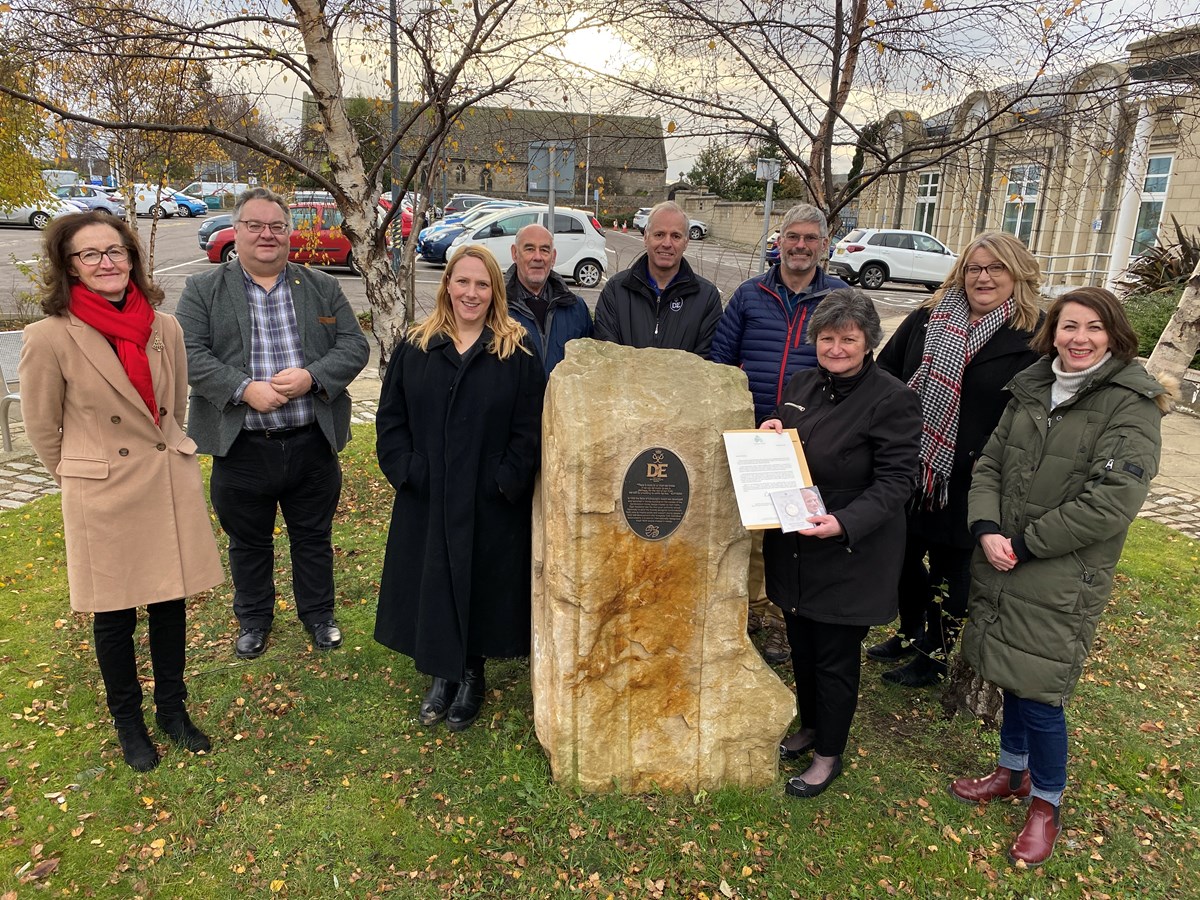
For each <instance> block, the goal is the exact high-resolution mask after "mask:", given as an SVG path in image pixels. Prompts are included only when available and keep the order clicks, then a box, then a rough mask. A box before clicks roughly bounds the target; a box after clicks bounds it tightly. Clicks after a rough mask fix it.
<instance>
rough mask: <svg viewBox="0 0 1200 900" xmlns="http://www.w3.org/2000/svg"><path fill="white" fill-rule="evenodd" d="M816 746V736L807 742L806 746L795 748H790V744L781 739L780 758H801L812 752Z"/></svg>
mask: <svg viewBox="0 0 1200 900" xmlns="http://www.w3.org/2000/svg"><path fill="white" fill-rule="evenodd" d="M815 746H817V739H816V738H815V737H814V738H813V739H812V740H811V741H809V742H808V743H807V744H805V745H804V746H802V747H797V748H796V749H795V750H791V749H789V748H788V746H787V745H786V744H785V743H784V742H783V741H780V742H779V758H780V759H799V758H800V757H802V756H803V755H804V754H805V753H811V752H812V749H813V747H815Z"/></svg>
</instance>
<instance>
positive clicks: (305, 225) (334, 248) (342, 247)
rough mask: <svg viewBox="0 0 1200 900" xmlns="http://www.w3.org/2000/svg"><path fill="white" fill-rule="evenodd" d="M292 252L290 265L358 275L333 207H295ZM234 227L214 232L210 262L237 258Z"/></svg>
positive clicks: (207, 247) (208, 251)
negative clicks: (343, 269) (332, 268)
mask: <svg viewBox="0 0 1200 900" xmlns="http://www.w3.org/2000/svg"><path fill="white" fill-rule="evenodd" d="M290 208H291V211H292V234H291V248H290V249H289V250H288V261H289V262H294V263H311V264H312V265H314V266H345V267H346V268H347V269H349V270H350V271H351V272H355V273H357V272H358V267H357V266H356V265H355V262H354V254H353V253H352V252H351V250H350V239H349V238H348V237H346V236H345V235H344V234H343V233H342V222H343V221H344V219H343V216H342V214H341V213H340V212H339V211H338V208H337V207H336V206H334V205H333V204H330V203H293V204H292V205H291V207H290ZM233 237H234V229H233V227H232V226H231V227H228V228H222V229H221V230H219V231H215V232H213V234H212V235H211V236H210V237H209V239H208V243H207V244H205V246H204V250H205V253H206V254H207V255H208V260H209V262H214V263H219V262H225V261H226V260H229V259H232V258H233V257H235V256H236V255H237V250H236V248H235V247H234V243H233Z"/></svg>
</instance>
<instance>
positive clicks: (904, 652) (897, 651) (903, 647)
mask: <svg viewBox="0 0 1200 900" xmlns="http://www.w3.org/2000/svg"><path fill="white" fill-rule="evenodd" d="M914 643H915V642H914V641H910V640H909V639H908V638H906V637H905V636H904V635H903V634H893V635H892V636H891V637H890V638H888V639H887V640H886V641H883V642H882V643H879V644H875V645H874V646H873V647H868V648H867V659H873V660H875V662H899V661H900V660H902V659H904V657H906V656H910V655H912V654H913V653H916V652H917V648H916V646H914Z"/></svg>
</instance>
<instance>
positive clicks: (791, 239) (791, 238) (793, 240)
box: [779, 232, 824, 244]
mask: <svg viewBox="0 0 1200 900" xmlns="http://www.w3.org/2000/svg"><path fill="white" fill-rule="evenodd" d="M823 240H824V238H823V237H821V236H820V235H819V234H792V233H791V232H788V233H787V234H782V235H780V236H779V243H781V244H799V243H801V242H804V243H805V244H819V243H821V241H823Z"/></svg>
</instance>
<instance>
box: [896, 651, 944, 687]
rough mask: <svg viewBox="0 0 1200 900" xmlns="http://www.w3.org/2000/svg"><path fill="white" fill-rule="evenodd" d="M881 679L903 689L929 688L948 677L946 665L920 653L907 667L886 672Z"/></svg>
mask: <svg viewBox="0 0 1200 900" xmlns="http://www.w3.org/2000/svg"><path fill="white" fill-rule="evenodd" d="M940 652H942V651H939V653H940ZM880 677H881V678H882V679H883V680H884V681H886V682H888V683H890V684H898V685H900V686H901V687H910V688H920V687H929V686H930V685H931V684H937V683H938V682H940V681H942V680H943V679H944V678H945V677H946V664H945V663H944V662H943V661H942V660H940V659H934V658H933V657H932V656H929V655H928V654H927V653H918V654H917V655H916V656H914V657H913V658H912V660H911V661H910V662H909V663H908V664H907V665H903V666H901V667H900V668H898V669H892V670H891V671H890V672H884V673H883V674H882V675H881V676H880Z"/></svg>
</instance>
